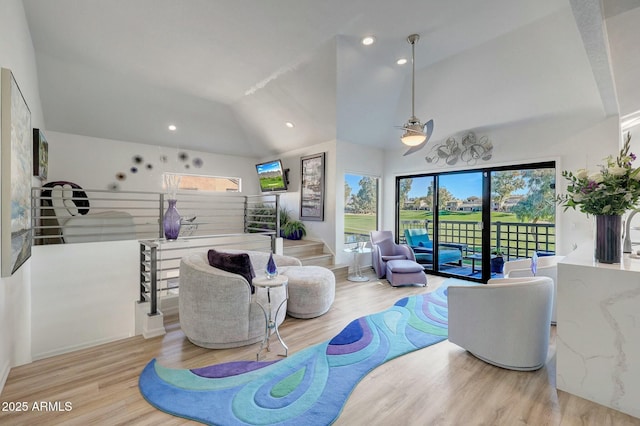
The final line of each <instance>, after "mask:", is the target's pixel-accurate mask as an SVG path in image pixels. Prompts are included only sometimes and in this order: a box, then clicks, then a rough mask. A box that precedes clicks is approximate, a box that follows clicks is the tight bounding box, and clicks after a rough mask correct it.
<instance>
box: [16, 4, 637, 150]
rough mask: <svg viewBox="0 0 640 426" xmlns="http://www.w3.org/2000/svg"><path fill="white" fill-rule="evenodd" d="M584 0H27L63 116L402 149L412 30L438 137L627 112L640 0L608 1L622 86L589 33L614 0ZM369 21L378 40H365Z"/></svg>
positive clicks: (51, 116) (213, 142)
mask: <svg viewBox="0 0 640 426" xmlns="http://www.w3.org/2000/svg"><path fill="white" fill-rule="evenodd" d="M582 1H584V0H572V1H570V0H536V1H531V0H456V1H448V2H445V1H441V0H394V1H391V0H322V1H318V0H269V1H264V0H108V1H107V0H56V1H51V0H24V1H23V3H24V6H25V12H26V15H27V19H28V22H29V27H30V31H31V36H32V39H33V44H34V48H35V52H36V61H37V66H38V78H39V85H40V95H41V99H42V106H43V112H44V118H45V122H46V128H47V129H48V130H54V131H59V132H64V133H72V134H79V135H86V136H93V137H100V138H107V139H116V140H124V141H131V142H140V143H148V144H154V145H167V146H178V147H181V148H186V149H195V150H201V151H206V152H217V153H223V154H236V155H245V156H253V157H260V156H266V155H270V154H275V153H280V152H285V151H288V150H292V149H296V148H299V147H302V146H306V145H311V144H316V143H321V142H326V141H328V140H334V139H339V140H345V141H350V142H354V143H359V144H366V145H371V146H375V147H380V148H386V149H396V148H397V146H398V144H399V142H398V138H399V136H400V131H399V130H397V129H395V128H394V126H397V125H401V124H402V123H404V122H405V121H406V120H407V118H408V117H409V115H410V93H411V92H410V87H411V79H410V76H411V74H410V70H411V68H410V65H405V66H404V67H401V66H398V65H396V64H395V61H396V59H398V58H400V57H408V58H409V57H410V53H411V49H410V45H409V44H408V43H407V42H406V37H407V36H408V35H409V34H412V33H419V34H420V35H421V40H420V41H419V43H418V44H417V46H416V69H417V72H416V115H417V116H418V117H419V118H421V119H422V120H423V121H426V120H427V119H429V118H434V121H435V123H436V128H435V131H434V139H440V138H445V137H446V136H448V135H449V134H452V133H455V132H458V131H462V130H467V129H472V128H481V127H487V126H495V125H501V124H505V123H513V122H518V121H522V120H532V119H540V118H542V117H547V116H550V115H555V116H557V115H567V116H570V115H572V114H575V113H576V112H578V111H584V110H585V109H592V110H594V111H600V112H603V113H604V114H611V113H612V112H613V113H616V111H611V109H616V108H617V105H618V103H619V105H620V112H621V113H624V112H625V111H626V112H632V111H636V110H640V91H638V87H640V84H638V82H637V80H638V79H637V69H638V61H639V60H640V59H639V58H640V54H638V53H639V52H638V49H639V47H638V43H637V40H639V39H640V37H639V36H638V34H639V32H638V30H637V29H635V27H640V25H636V23H638V22H639V21H640V15H639V14H640V8H638V6H640V4H638V3H639V1H638V0H606V4H605V7H604V13H605V14H606V16H607V18H608V20H607V23H608V26H609V34H608V36H609V41H610V44H611V45H612V46H613V48H612V51H611V58H612V61H611V63H612V65H611V66H612V67H613V68H614V70H615V74H616V78H615V86H616V88H617V92H618V95H617V99H616V94H615V93H611V92H612V90H608V91H607V90H606V86H607V75H606V74H607V72H606V71H605V72H604V73H602V72H597V71H595V70H594V65H593V64H594V63H596V62H598V61H600V62H601V59H600V58H602V57H604V58H605V62H606V61H607V59H608V52H606V51H604V52H603V51H602V49H603V47H602V46H603V43H600V44H599V46H598V43H592V44H593V45H595V47H593V46H592V45H591V44H589V43H587V42H586V39H587V38H588V37H589V36H588V35H589V34H593V33H594V32H593V31H592V30H591V29H592V26H593V23H592V22H591V20H592V19H593V15H594V14H596V15H597V14H598V13H600V10H599V8H595V11H594V10H591V9H590V8H584V10H585V11H586V12H585V13H584V15H586V16H580V15H581V14H580V13H576V7H577V8H579V9H580V8H582V6H580V3H581V2H582ZM594 1H595V2H596V3H597V5H599V4H600V3H599V0H589V1H586V3H593V2H594ZM571 4H573V5H574V6H573V9H572V8H571ZM576 4H578V5H579V6H576ZM600 22H601V19H600ZM609 22H610V23H611V24H615V25H614V26H613V27H612V25H609ZM367 34H374V35H375V36H376V39H377V41H376V43H375V44H374V45H373V46H370V47H365V46H362V45H361V44H360V39H361V37H362V36H364V35H367ZM585 34H587V36H586V37H587V38H585ZM585 46H586V48H585ZM598 49H599V51H598ZM591 50H593V51H596V52H595V53H594V52H592V51H591ZM594 58H598V59H597V60H596V59H594ZM605 65H606V64H605ZM596 68H597V67H596ZM604 69H605V70H606V69H608V68H607V67H604ZM603 75H604V77H603ZM608 81H609V86H613V84H614V83H613V79H612V77H611V76H609V80H608ZM603 82H604V83H603ZM620 87H624V93H620ZM607 105H609V107H607ZM611 105H613V107H611ZM286 121H291V122H293V123H295V125H296V127H295V128H294V129H288V128H287V127H285V126H284V123H285V122H286ZM170 123H175V124H176V125H177V126H178V130H177V131H176V132H174V133H171V132H169V131H168V130H167V126H168V125H169V124H170Z"/></svg>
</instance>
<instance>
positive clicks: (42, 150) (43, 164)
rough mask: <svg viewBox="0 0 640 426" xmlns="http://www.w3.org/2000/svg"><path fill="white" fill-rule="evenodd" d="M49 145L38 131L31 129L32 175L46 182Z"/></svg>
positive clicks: (40, 131)
mask: <svg viewBox="0 0 640 426" xmlns="http://www.w3.org/2000/svg"><path fill="white" fill-rule="evenodd" d="M48 166H49V143H48V142H47V139H46V138H45V137H44V133H42V130H40V129H33V175H34V176H36V177H38V178H40V180H47V169H48Z"/></svg>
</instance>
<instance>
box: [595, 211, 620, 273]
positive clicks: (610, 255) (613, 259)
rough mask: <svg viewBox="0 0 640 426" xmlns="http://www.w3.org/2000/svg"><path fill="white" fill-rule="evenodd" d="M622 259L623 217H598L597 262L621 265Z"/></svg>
mask: <svg viewBox="0 0 640 426" xmlns="http://www.w3.org/2000/svg"><path fill="white" fill-rule="evenodd" d="M621 257H622V216H618V215H602V216H596V240H595V259H596V261H597V262H600V263H620V259H621Z"/></svg>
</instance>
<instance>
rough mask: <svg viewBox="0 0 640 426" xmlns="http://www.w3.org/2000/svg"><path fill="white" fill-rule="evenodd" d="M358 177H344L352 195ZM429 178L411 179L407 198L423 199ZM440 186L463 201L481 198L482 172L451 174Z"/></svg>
mask: <svg viewBox="0 0 640 426" xmlns="http://www.w3.org/2000/svg"><path fill="white" fill-rule="evenodd" d="M360 178H361V176H360V175H349V174H347V175H345V181H346V182H347V183H348V184H349V186H350V187H351V192H352V194H357V193H358V188H359V186H358V182H359V181H360ZM431 179H432V178H430V177H423V178H413V184H412V185H411V191H409V197H410V198H415V197H424V196H425V195H427V188H428V185H429V183H430V182H431ZM440 185H441V186H442V185H444V186H445V187H446V188H447V189H448V190H449V192H451V193H452V194H453V196H454V197H456V198H459V199H461V200H464V199H466V198H469V197H470V196H472V195H476V196H478V197H480V196H482V172H476V173H462V174H452V175H446V176H441V177H440Z"/></svg>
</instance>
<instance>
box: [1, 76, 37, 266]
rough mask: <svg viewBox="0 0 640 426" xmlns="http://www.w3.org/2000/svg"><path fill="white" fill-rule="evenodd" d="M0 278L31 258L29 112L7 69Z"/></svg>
mask: <svg viewBox="0 0 640 426" xmlns="http://www.w3.org/2000/svg"><path fill="white" fill-rule="evenodd" d="M0 120H1V121H0V124H1V125H0V129H1V132H0V148H1V150H0V163H1V165H2V167H1V168H0V178H1V179H2V184H1V185H0V197H1V199H2V207H1V209H0V220H1V222H2V233H1V235H0V243H1V244H2V265H1V275H2V276H3V277H8V276H11V275H13V273H14V272H16V271H17V270H18V269H20V266H22V264H23V263H24V262H25V261H26V260H27V259H29V257H31V177H32V173H33V172H32V167H31V166H32V162H33V155H32V152H31V151H32V146H33V142H32V141H33V136H32V131H31V111H29V107H28V106H27V103H26V101H25V100H24V97H23V96H22V92H20V88H19V87H18V83H16V80H15V78H14V77H13V74H12V73H11V71H10V70H8V69H6V68H2V70H1V72H0Z"/></svg>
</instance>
